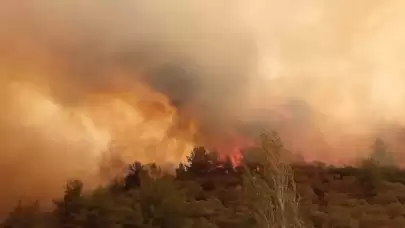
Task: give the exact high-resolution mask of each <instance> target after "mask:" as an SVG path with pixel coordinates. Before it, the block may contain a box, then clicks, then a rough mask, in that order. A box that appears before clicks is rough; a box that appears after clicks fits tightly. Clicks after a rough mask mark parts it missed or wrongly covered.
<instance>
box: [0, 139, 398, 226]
mask: <svg viewBox="0 0 405 228" xmlns="http://www.w3.org/2000/svg"><path fill="white" fill-rule="evenodd" d="M283 153H285V152H284V150H283V147H282V145H281V142H280V140H279V139H278V137H277V136H276V135H270V136H263V138H262V147H261V148H259V149H257V148H256V150H255V151H251V152H250V156H245V158H244V159H245V163H244V165H243V166H241V167H236V168H234V167H233V166H232V164H231V161H230V159H225V161H221V160H219V159H218V157H217V156H216V154H215V153H208V152H207V151H206V150H205V149H204V148H196V149H194V150H193V152H192V153H191V155H190V157H189V160H188V163H187V164H180V165H179V167H178V169H177V170H176V175H175V176H172V175H169V174H166V173H163V172H161V170H160V169H159V168H158V167H157V166H155V165H142V164H140V163H134V164H133V165H131V166H130V167H129V168H128V170H127V173H126V175H125V178H123V179H121V180H115V181H112V182H111V184H110V185H109V186H104V187H100V188H98V189H95V190H94V191H92V192H83V183H82V182H80V181H77V180H75V181H70V182H68V183H67V186H66V190H65V194H64V196H63V198H61V199H58V200H55V208H54V210H53V211H51V212H41V211H40V209H39V204H38V203H36V202H35V203H33V204H23V203H19V204H18V206H17V207H16V208H15V209H14V211H12V212H11V213H10V215H9V216H8V218H7V219H6V220H5V221H4V222H3V225H2V226H3V227H12V228H30V227H35V228H48V227H52V228H54V227H56V228H98V227H100V228H149V227H150V228H152V227H156V228H158V227H164V228H172V227H173V228H187V227H190V228H191V227H201V228H206V227H212V228H215V227H217V228H219V227H224V228H228V227H229V228H238V227H240V228H245V227H257V228H263V227H266V228H267V227H276V228H290V227H291V228H296V227H297V228H298V227H316V228H324V227H325V228H326V227H341V228H345V227H353V228H363V227H364V228H373V227H393V228H395V227H405V171H402V170H399V169H397V168H394V167H392V166H381V164H379V163H378V162H376V161H375V159H373V157H372V158H370V159H369V160H367V161H366V162H364V164H363V167H360V168H354V167H328V166H325V165H319V164H317V165H315V164H295V165H293V166H292V167H291V166H289V165H287V163H286V162H284V158H283V156H282V155H283Z"/></svg>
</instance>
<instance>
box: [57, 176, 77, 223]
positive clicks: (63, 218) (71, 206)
mask: <svg viewBox="0 0 405 228" xmlns="http://www.w3.org/2000/svg"><path fill="white" fill-rule="evenodd" d="M82 191H83V183H82V182H81V181H79V180H72V181H69V182H68V183H67V185H66V189H65V195H64V196H63V200H61V201H55V205H56V209H55V214H56V218H57V223H58V224H59V226H60V227H62V228H73V227H77V226H78V225H79V224H81V220H80V214H81V212H82V209H83V206H84V205H83V199H82Z"/></svg>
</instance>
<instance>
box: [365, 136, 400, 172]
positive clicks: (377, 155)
mask: <svg viewBox="0 0 405 228" xmlns="http://www.w3.org/2000/svg"><path fill="white" fill-rule="evenodd" d="M370 158H371V160H372V161H374V162H375V163H376V164H377V165H379V166H395V162H394V159H393V157H392V155H391V154H390V153H389V152H387V146H386V145H385V142H384V140H382V139H381V138H377V139H376V140H375V141H374V144H373V152H372V153H371V156H370Z"/></svg>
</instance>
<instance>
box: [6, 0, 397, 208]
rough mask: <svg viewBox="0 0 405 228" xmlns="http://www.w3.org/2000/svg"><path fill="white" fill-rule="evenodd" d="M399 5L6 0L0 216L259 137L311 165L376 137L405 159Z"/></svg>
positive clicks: (357, 150) (336, 158) (364, 148)
mask: <svg viewBox="0 0 405 228" xmlns="http://www.w3.org/2000/svg"><path fill="white" fill-rule="evenodd" d="M403 4H404V3H403V2H402V1H399V0H398V1H395V0H394V1H388V2H387V1H379V0H372V1H370V0H367V1H366V0H356V1H349V0H343V1H324V0H307V1H298V0H284V1H276V0H267V1H264V0H255V1H250V2H246V1H226V0H220V1H185V0H172V1H164V0H154V1H135V0H131V1H96V0H89V1H80V0H69V1H68V0H60V1H51V0H38V1H24V0H21V1H6V0H0V94H1V102H2V108H3V109H2V112H1V113H0V132H1V136H2V137H1V139H0V149H1V151H2V152H1V153H0V163H1V165H0V175H1V177H2V178H3V179H2V180H4V184H2V186H3V187H2V188H1V192H0V193H1V197H0V202H2V205H4V206H2V208H4V209H8V208H9V207H10V206H11V205H12V204H13V203H15V201H16V200H18V199H40V200H49V199H51V198H53V197H56V196H58V195H59V194H60V192H61V189H62V188H63V186H64V184H65V181H66V180H67V179H70V178H76V177H77V178H81V179H85V180H86V181H87V183H89V184H90V185H91V184H98V183H100V182H101V181H102V180H103V179H102V178H103V177H105V176H108V175H109V173H110V172H111V170H110V169H114V168H118V169H119V168H120V166H121V165H122V163H125V162H132V161H134V160H140V161H142V162H158V163H160V164H167V163H169V164H170V163H176V162H179V161H182V160H184V158H185V156H186V155H187V153H188V151H189V150H190V149H191V148H192V147H193V146H194V145H197V144H203V145H206V146H210V147H215V146H218V145H219V144H221V142H223V141H227V142H228V141H229V140H228V139H229V138H234V139H235V140H239V139H238V138H240V136H241V135H240V134H242V135H244V134H251V133H250V132H251V130H252V129H253V130H255V129H257V128H258V126H259V127H263V128H266V127H268V128H271V129H275V130H277V131H279V132H280V134H281V135H282V137H283V139H284V140H285V143H286V145H287V147H288V148H290V149H291V150H292V151H293V152H295V153H300V154H302V155H303V156H304V157H305V158H306V159H307V160H313V159H320V160H325V161H328V162H342V161H343V162H345V161H348V160H353V159H356V158H357V157H358V156H363V155H364V154H365V153H367V152H368V150H369V145H371V142H372V141H373V140H374V137H376V136H379V135H388V136H387V138H389V139H390V142H391V144H392V145H394V147H393V148H394V149H396V150H397V152H398V154H397V155H398V156H397V157H398V158H401V154H400V151H399V150H400V148H403V146H402V145H401V144H400V141H402V138H401V137H402V133H401V131H400V130H398V131H397V130H395V129H402V126H403V124H404V122H403V117H404V114H405V112H404V111H405V109H404V108H403V107H402V101H403V99H404V98H405V86H404V79H403V77H402V73H404V72H403V71H404V69H403V67H402V64H401V60H402V59H403V58H402V57H403V56H402V55H403V53H404V52H403V48H404V44H405V43H404V41H403V40H405V39H403V38H404V37H403V36H404V34H405V33H404V32H403V29H402V21H403V20H402V19H403V16H402V15H403V9H405V8H404V7H403ZM393 126H394V127H393ZM392 129H394V130H392ZM231 141H232V140H231ZM114 161H118V162H115V163H114ZM112 163H114V164H115V166H117V167H115V166H114V165H113V164H112ZM100 167H101V168H102V169H101V170H100ZM100 173H101V174H102V175H101V176H100Z"/></svg>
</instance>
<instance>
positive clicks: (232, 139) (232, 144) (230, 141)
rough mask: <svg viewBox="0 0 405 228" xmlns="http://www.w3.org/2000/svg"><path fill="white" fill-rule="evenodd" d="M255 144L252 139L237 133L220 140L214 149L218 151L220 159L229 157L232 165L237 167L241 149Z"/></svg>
mask: <svg viewBox="0 0 405 228" xmlns="http://www.w3.org/2000/svg"><path fill="white" fill-rule="evenodd" d="M255 145H256V144H255V142H254V141H253V140H252V139H250V138H248V137H245V136H242V135H239V134H233V135H231V136H228V137H226V138H224V139H223V140H221V141H220V143H219V144H218V145H217V146H216V147H215V149H214V150H216V151H218V153H219V156H220V157H219V159H220V160H221V161H225V160H226V159H227V157H229V158H230V159H231V161H232V164H233V166H234V167H237V166H239V165H240V164H241V162H242V158H243V157H242V151H243V150H245V149H248V148H251V147H254V146H255Z"/></svg>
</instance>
